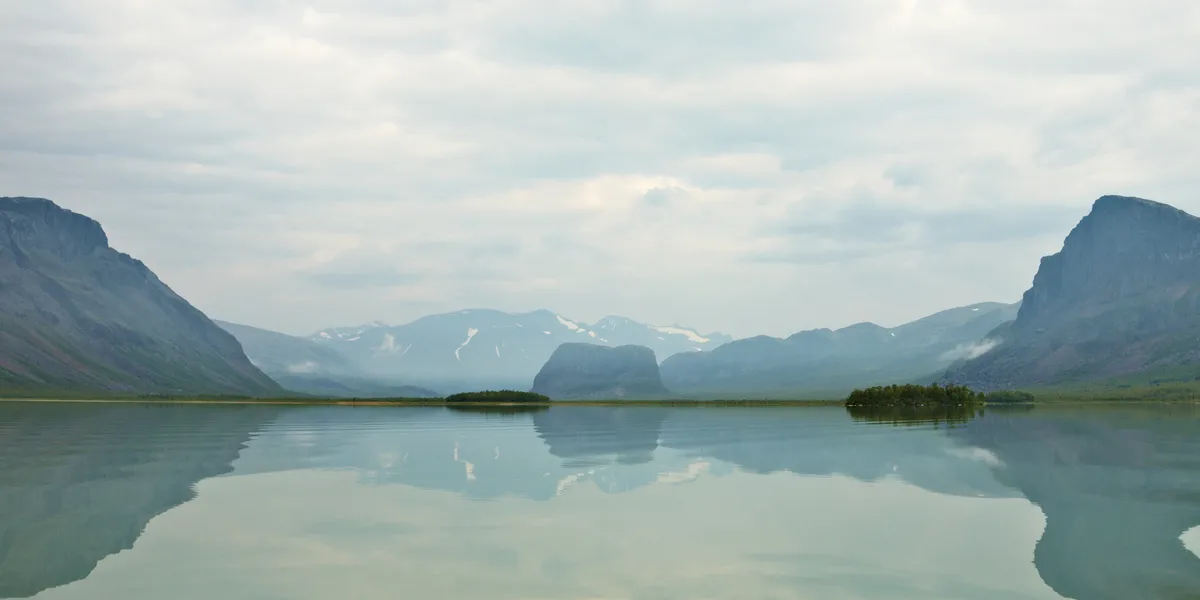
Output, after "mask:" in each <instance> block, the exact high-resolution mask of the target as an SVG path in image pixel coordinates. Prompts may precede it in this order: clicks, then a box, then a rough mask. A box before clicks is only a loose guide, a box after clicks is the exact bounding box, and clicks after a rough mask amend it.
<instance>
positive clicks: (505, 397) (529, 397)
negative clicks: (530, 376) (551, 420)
mask: <svg viewBox="0 0 1200 600" xmlns="http://www.w3.org/2000/svg"><path fill="white" fill-rule="evenodd" d="M445 401H446V403H447V404H461V403H476V404H549V403H550V398H548V397H546V396H543V395H541V394H535V393H533V392H518V391H516V390H489V391H484V392H464V393H461V394H451V395H449V396H446V398H445Z"/></svg>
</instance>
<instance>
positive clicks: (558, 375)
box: [533, 343, 667, 400]
mask: <svg viewBox="0 0 1200 600" xmlns="http://www.w3.org/2000/svg"><path fill="white" fill-rule="evenodd" d="M533 391H534V393H538V394H544V395H546V396H549V397H551V398H553V399H555V400H577V399H595V400H616V399H621V398H635V399H647V398H658V397H662V396H665V395H667V389H666V388H665V387H663V384H662V377H660V375H659V372H658V361H657V360H656V359H655V358H654V351H653V350H651V349H649V348H647V347H645V346H617V347H615V348H610V347H607V346H599V345H596V344H575V343H572V344H563V345H561V346H559V347H558V349H557V350H555V351H554V354H552V355H551V356H550V360H548V361H546V365H545V366H543V367H542V369H541V371H538V374H537V377H535V378H534V380H533Z"/></svg>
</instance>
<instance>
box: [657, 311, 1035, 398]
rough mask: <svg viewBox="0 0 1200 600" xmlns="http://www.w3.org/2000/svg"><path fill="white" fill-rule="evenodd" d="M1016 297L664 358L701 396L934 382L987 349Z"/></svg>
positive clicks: (666, 376)
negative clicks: (889, 323) (907, 319)
mask: <svg viewBox="0 0 1200 600" xmlns="http://www.w3.org/2000/svg"><path fill="white" fill-rule="evenodd" d="M1017 307H1018V305H1016V304H998V303H984V304H974V305H971V306H965V307H962V308H954V309H950V310H946V311H942V312H939V313H937V314H934V315H931V316H928V317H925V318H923V319H920V320H917V321H913V322H911V323H908V324H906V325H901V326H899V327H894V328H890V329H889V328H886V327H881V326H879V325H875V324H874V323H860V324H858V325H851V326H849V327H845V328H843V329H838V330H830V329H814V330H809V331H802V332H800V333H796V334H794V335H792V336H790V337H787V338H782V339H781V338H774V337H767V336H759V337H753V338H747V339H744V340H738V341H736V342H733V343H729V344H725V345H723V346H721V347H719V348H716V349H715V350H712V351H711V352H696V353H691V354H680V355H676V356H672V357H670V358H668V359H667V360H666V361H664V362H663V364H662V377H663V383H664V384H666V386H667V388H668V389H670V390H671V391H672V392H675V393H679V394H686V395H700V396H735V397H740V396H744V395H749V396H754V397H784V396H787V397H793V396H798V395H799V396H821V397H835V396H838V395H841V394H843V393H845V392H848V391H850V390H851V389H854V388H855V387H862V386H867V385H875V384H883V383H896V382H915V381H924V380H929V381H932V380H933V379H936V378H937V377H939V376H940V375H941V374H942V373H943V372H944V371H945V369H946V368H947V367H949V366H950V365H952V364H954V363H955V362H956V361H961V360H963V359H967V358H970V357H972V356H975V355H978V354H982V353H983V352H984V351H986V350H987V349H988V342H986V341H985V340H984V338H985V336H986V335H987V334H988V333H989V332H990V331H992V330H993V329H995V328H996V327H997V326H999V325H1001V324H1002V323H1005V322H1007V321H1010V320H1012V319H1013V318H1014V317H1015V316H1016V314H1017Z"/></svg>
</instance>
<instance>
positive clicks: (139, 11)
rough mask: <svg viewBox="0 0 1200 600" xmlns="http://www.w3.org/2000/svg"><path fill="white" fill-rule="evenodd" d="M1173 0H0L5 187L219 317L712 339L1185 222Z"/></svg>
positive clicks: (1185, 108) (1027, 269)
mask: <svg viewBox="0 0 1200 600" xmlns="http://www.w3.org/2000/svg"><path fill="white" fill-rule="evenodd" d="M1196 48H1200V4H1197V3H1195V2H1191V1H1189V0H1171V1H1167V0H1140V1H1132V0H1130V1H1117V0H1087V1H1082V0H1061V1H1056V2H1049V3H1048V2H1042V1H1033V0H1008V1H1005V2H984V1H978V2H969V1H962V0H960V1H951V0H944V1H938V0H932V1H931V0H839V1H837V2H831V1H804V0H786V1H773V0H761V1H755V0H751V1H748V2H732V1H727V2H715V1H710V0H642V1H607V0H575V1H571V2H561V1H544V2H543V1H532V0H492V1H488V2H475V1H469V0H453V1H445V0H439V1H433V0H330V1H326V2H321V1H299V2H293V1H290V0H261V1H259V0H175V1H172V2H154V1H150V0H89V1H88V2H78V1H75V0H38V1H37V2H26V1H20V0H5V1H0V195H10V196H11V195H24V196H36V197H47V198H50V199H52V200H54V201H56V202H57V203H59V204H60V205H62V206H64V207H66V208H69V209H71V210H75V211H76V212H81V213H83V214H87V215H89V216H91V217H93V218H95V219H97V220H98V221H100V222H101V223H102V224H103V225H104V227H105V229H106V231H107V232H108V233H109V237H110V239H111V243H112V245H113V246H114V247H116V248H117V249H119V250H121V251H124V252H128V253H129V254H131V255H133V256H135V257H137V258H140V259H142V260H143V261H144V262H145V263H146V264H147V265H148V266H149V267H150V268H151V269H153V270H154V271H155V272H156V273H157V274H158V275H159V277H160V278H161V279H163V281H165V282H166V283H167V284H168V285H170V286H171V287H172V288H173V289H175V291H177V292H179V293H180V294H181V295H183V296H184V297H185V298H187V299H188V300H190V301H191V302H192V303H193V304H195V305H196V306H197V307H199V308H200V309H202V310H204V311H205V312H206V313H208V314H209V315H210V316H211V317H213V318H219V319H225V320H231V321H237V322H242V323H246V324H250V325H256V326H260V327H266V328H271V329H276V330H279V331H285V332H288V333H294V334H306V333H311V332H313V331H315V330H317V329H319V328H324V327H329V326H335V325H351V324H358V323H363V322H367V321H374V320H382V321H386V322H390V323H403V322H407V321H409V320H412V319H414V318H417V317H419V316H422V315H426V314H431V313H436V312H445V311H452V310H458V309H462V308H482V307H487V308H497V309H501V310H508V311H526V310H533V309H538V308H549V309H551V310H554V311H556V312H558V313H560V314H563V315H565V316H567V317H570V318H573V319H577V320H582V321H594V320H597V319H599V318H600V317H602V316H605V315H609V314H616V315H622V316H627V317H630V318H634V319H637V320H640V321H644V322H650V323H653V324H658V325H666V324H680V325H684V326H690V327H694V328H696V329H699V330H701V331H704V332H710V331H722V332H725V333H729V334H733V335H735V336H739V337H740V336H749V335H757V334H769V335H787V334H789V333H791V332H794V331H798V330H801V329H808V328H814V327H839V326H844V325H849V324H852V323H856V322H861V321H874V322H877V323H880V324H882V325H887V326H891V325H896V324H900V323H903V322H905V321H908V320H912V319H915V318H919V317H921V316H924V315H927V314H931V313H933V312H936V311H938V310H941V309H945V308H950V307H954V306H961V305H965V304H970V303H974V302H983V301H1003V302H1014V301H1017V300H1019V299H1020V296H1021V294H1022V293H1023V292H1024V290H1025V289H1027V288H1028V286H1029V284H1030V282H1031V281H1032V278H1033V275H1034V273H1035V271H1036V269H1037V265H1038V260H1039V259H1040V257H1042V256H1044V255H1046V254H1050V253H1053V252H1055V251H1057V250H1058V249H1059V248H1060V247H1061V245H1062V240H1063V238H1064V237H1065V236H1066V234H1067V233H1068V232H1069V231H1070V229H1071V227H1072V226H1073V225H1074V224H1075V223H1076V222H1077V221H1078V220H1079V219H1080V218H1081V217H1082V216H1083V215H1084V214H1086V213H1087V211H1088V209H1089V207H1090V205H1091V203H1092V202H1093V201H1094V200H1095V199H1096V198H1097V197H1099V196H1101V195H1104V194H1123V195H1133V196H1140V197H1145V198H1151V199H1154V200H1159V201H1162V202H1167V203H1169V204H1173V205H1175V206H1178V207H1180V208H1182V209H1184V210H1188V211H1190V212H1194V213H1200V196H1198V193H1200V168H1197V165H1200V144H1197V140H1200V52H1197V51H1196Z"/></svg>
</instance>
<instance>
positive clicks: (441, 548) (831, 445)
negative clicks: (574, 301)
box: [0, 404, 1200, 600]
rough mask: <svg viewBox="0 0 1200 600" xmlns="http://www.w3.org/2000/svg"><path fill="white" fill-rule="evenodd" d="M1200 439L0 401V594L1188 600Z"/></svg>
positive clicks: (580, 413) (1111, 414)
mask: <svg viewBox="0 0 1200 600" xmlns="http://www.w3.org/2000/svg"><path fill="white" fill-rule="evenodd" d="M1197 433H1200V413H1197V412H1196V411H1195V410H1190V409H1164V408H1154V409H1148V408H1115V409H1114V408H1107V409H1070V410H1068V409H1041V408H1039V409H1037V410H1032V411H1016V412H1013V411H988V412H987V413H986V414H984V415H982V416H979V417H977V418H973V419H970V420H966V421H965V422H959V423H956V422H950V423H946V422H942V423H936V424H935V423H929V422H924V423H917V424H912V423H904V424H893V423H887V422H884V423H878V422H871V421H869V420H855V419H852V418H851V417H850V416H848V415H847V414H846V412H845V411H844V410H843V409H840V408H729V409H724V408H670V409H668V408H654V407H628V408H619V407H555V408H552V409H549V410H545V411H541V412H536V413H526V414H515V415H497V414H481V413H464V412H453V411H449V410H445V409H442V408H386V407H380V408H362V407H360V408H348V407H271V406H170V405H71V404H0V467H2V468H0V598H15V597H31V596H32V597H36V598H45V599H88V600H93V599H114V600H115V599H121V600H139V599H151V598H153V599H160V598H178V599H181V600H186V599H201V598H204V599H208V598H231V599H233V598H254V599H258V598H264V599H265V598H300V599H307V598H312V599H317V598H321V599H325V598H362V599H373V598H395V597H418V598H503V599H507V598H511V599H517V598H521V599H530V598H547V599H549V598H556V599H581V600H582V599H589V600H594V599H601V598H604V599H608V598H613V599H616V598H652V599H657V598H662V599H677V598H678V599H685V598H687V599H691V598H722V599H724V598H730V599H732V598H738V599H743V598H780V599H784V598H788V599H791V598H813V599H837V598H864V599H876V598H914V599H915V598H922V599H925V598H954V599H962V598H981V599H991V598H995V599H1023V598H1029V599H1035V598H1064V597H1066V598H1080V599H1089V598H1113V599H1121V600H1127V599H1136V598H1171V599H1183V598H1200V557H1198V556H1197V555H1196V554H1195V553H1194V551H1193V550H1189V549H1188V548H1189V547H1191V548H1198V547H1200V530H1196V528H1197V527H1198V526H1200V438H1197V435H1196V434H1197ZM1189 532H1190V533H1189Z"/></svg>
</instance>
